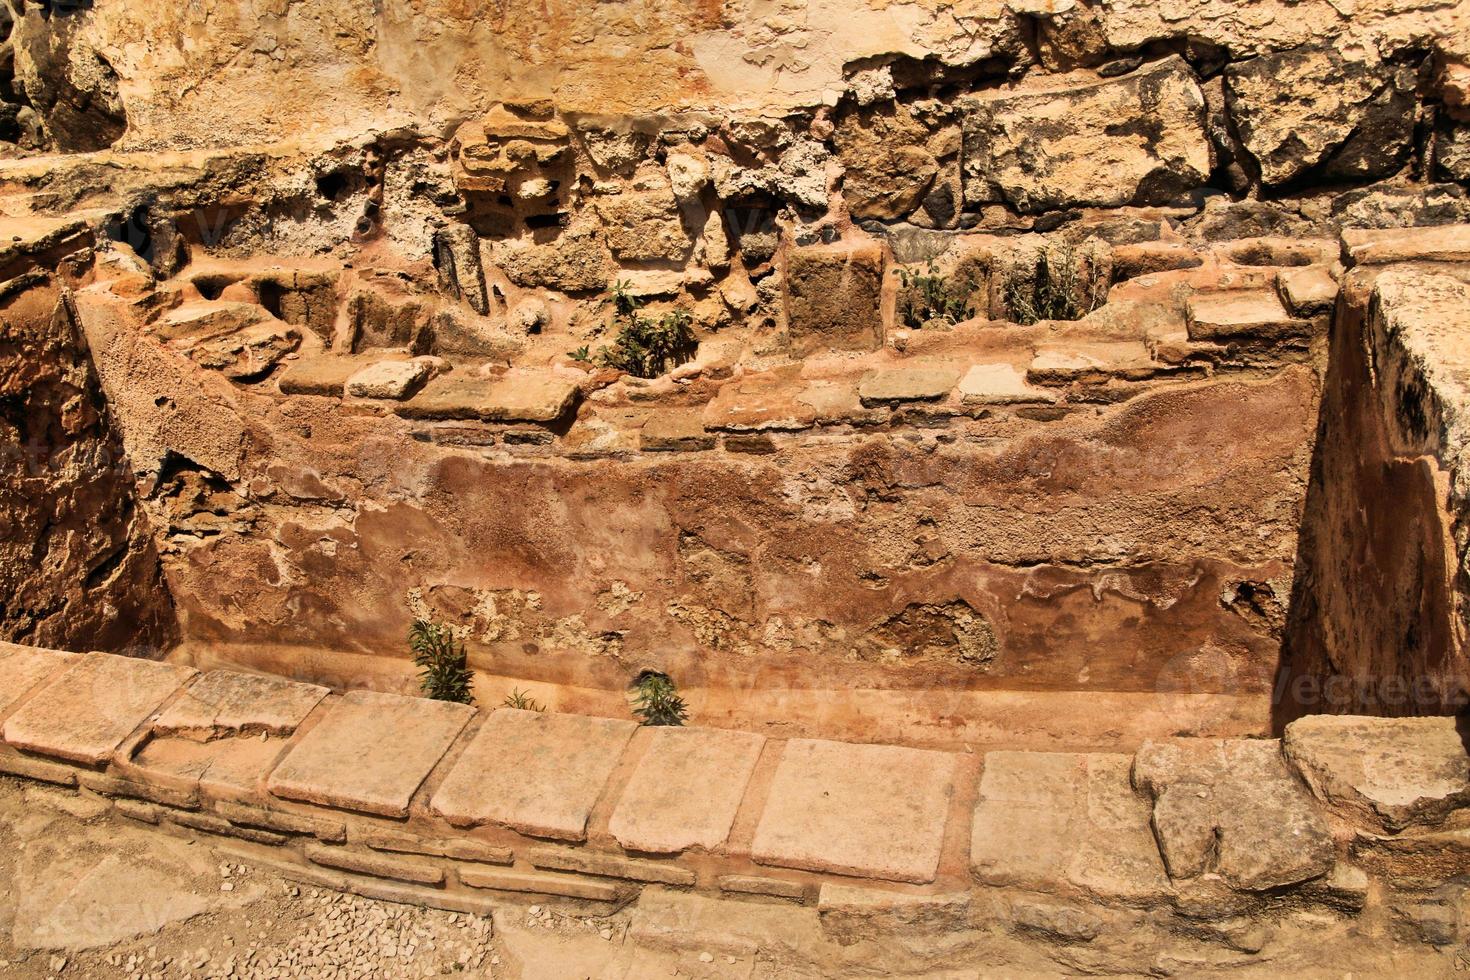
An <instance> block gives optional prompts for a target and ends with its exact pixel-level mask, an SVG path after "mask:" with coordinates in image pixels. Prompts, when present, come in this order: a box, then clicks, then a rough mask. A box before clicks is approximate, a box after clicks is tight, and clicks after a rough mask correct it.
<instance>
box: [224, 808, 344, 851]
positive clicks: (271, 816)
mask: <svg viewBox="0 0 1470 980" xmlns="http://www.w3.org/2000/svg"><path fill="white" fill-rule="evenodd" d="M214 809H215V812H216V813H218V814H219V815H220V816H222V817H224V818H225V819H226V820H228V821H230V823H234V824H239V825H241V826H242V827H260V828H263V829H265V830H275V831H279V832H280V833H283V834H302V835H305V836H309V837H315V838H317V839H318V840H321V841H325V842H326V843H328V844H340V843H342V842H343V841H345V840H346V839H347V826H346V825H345V824H344V823H342V821H340V820H326V819H323V818H321V817H309V816H306V815H305V814H300V813H285V812H283V811H281V810H265V809H262V808H260V807H256V806H244V805H242V804H239V803H230V802H228V801H221V802H219V803H216V804H215V807H214Z"/></svg>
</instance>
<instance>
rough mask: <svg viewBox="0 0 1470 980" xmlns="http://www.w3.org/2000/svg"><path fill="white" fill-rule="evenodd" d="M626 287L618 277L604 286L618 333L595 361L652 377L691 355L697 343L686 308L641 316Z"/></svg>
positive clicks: (637, 303) (634, 374)
mask: <svg viewBox="0 0 1470 980" xmlns="http://www.w3.org/2000/svg"><path fill="white" fill-rule="evenodd" d="M629 288H630V286H629V283H628V282H626V281H625V280H619V281H617V282H615V283H614V284H613V285H612V288H610V289H609V290H608V298H609V299H611V300H612V304H613V325H614V326H616V327H617V330H618V333H617V336H616V337H615V338H614V339H613V342H612V346H610V347H603V348H602V349H601V350H599V351H598V352H597V362H598V363H599V364H601V365H602V366H604V367H610V368H615V369H617V370H619V371H626V372H627V373H628V374H631V375H633V376H634V377H638V378H656V377H658V376H659V375H660V374H663V373H664V372H666V371H672V370H673V369H674V368H676V367H678V366H679V365H680V364H683V363H684V362H685V361H688V360H689V359H690V358H692V357H693V356H694V353H695V351H696V350H698V348H699V344H698V343H697V342H696V341H695V339H694V330H693V329H692V324H693V318H692V317H691V316H690V315H689V312H688V311H687V310H673V311H671V312H669V313H665V314H664V315H663V316H661V317H659V318H658V319H653V318H652V317H647V316H644V315H643V313H642V312H640V306H641V304H640V303H639V302H638V298H637V297H636V296H634V295H633V294H632V293H630V292H629Z"/></svg>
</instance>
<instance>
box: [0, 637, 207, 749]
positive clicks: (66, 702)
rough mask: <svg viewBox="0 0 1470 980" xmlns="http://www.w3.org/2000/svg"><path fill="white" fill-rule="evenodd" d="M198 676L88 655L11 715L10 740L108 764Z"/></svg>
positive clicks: (147, 663) (20, 745)
mask: <svg viewBox="0 0 1470 980" xmlns="http://www.w3.org/2000/svg"><path fill="white" fill-rule="evenodd" d="M197 673H198V671H196V670H194V669H193V668H192V667H181V666H178V665H176V664H163V663H156V662H154V661H151V660H138V659H134V658H132V657H119V656H115V655H113V654H110V653H89V654H86V655H85V656H84V657H82V658H81V659H80V660H79V661H77V662H76V663H74V664H72V666H71V667H70V668H68V669H67V670H66V671H65V672H63V673H62V674H60V675H59V676H57V677H55V678H53V679H52V680H51V682H50V683H48V684H47V685H46V686H45V687H44V688H42V689H41V690H40V691H39V692H38V693H36V694H35V695H34V696H33V697H32V698H31V699H30V700H29V701H27V702H26V703H25V704H23V705H22V706H21V707H20V709H19V710H17V711H16V712H15V714H13V715H11V716H10V719H9V720H8V721H6V723H5V728H4V736H5V741H6V742H9V743H10V744H11V745H14V746H15V747H17V748H20V749H24V750H26V751H28V752H36V753H39V754H41V755H49V756H54V757H56V758H59V759H69V760H71V761H73V762H85V763H89V764H96V763H100V762H105V761H107V759H108V758H110V757H111V755H112V753H113V752H114V751H116V750H117V748H118V747H119V746H120V745H122V743H123V741H124V740H125V739H126V738H127V737H128V736H129V735H131V734H132V733H133V731H134V729H136V728H137V727H138V726H139V725H141V724H143V722H144V721H146V720H147V719H148V716H149V715H151V714H152V713H153V712H154V711H156V710H158V707H159V705H161V704H163V702H164V701H166V700H167V699H168V697H169V696H170V695H172V694H173V693H174V692H175V691H177V690H178V689H179V688H180V687H182V686H183V685H184V684H185V683H187V682H188V680H189V679H190V678H191V677H194V676H195V675H196V674H197Z"/></svg>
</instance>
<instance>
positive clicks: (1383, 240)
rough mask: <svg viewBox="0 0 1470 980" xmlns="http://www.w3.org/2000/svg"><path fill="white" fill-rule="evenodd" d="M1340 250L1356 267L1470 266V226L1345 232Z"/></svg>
mask: <svg viewBox="0 0 1470 980" xmlns="http://www.w3.org/2000/svg"><path fill="white" fill-rule="evenodd" d="M1342 247H1343V251H1344V252H1345V253H1346V256H1347V258H1349V259H1351V260H1352V262H1353V263H1354V264H1356V265H1389V264H1392V263H1395V262H1412V261H1416V260H1423V261H1429V262H1470V225H1438V226H1432V227H1425V228H1345V229H1343V232H1342Z"/></svg>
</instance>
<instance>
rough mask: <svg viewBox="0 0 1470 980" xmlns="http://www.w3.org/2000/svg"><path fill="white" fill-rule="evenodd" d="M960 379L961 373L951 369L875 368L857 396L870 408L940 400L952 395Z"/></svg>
mask: <svg viewBox="0 0 1470 980" xmlns="http://www.w3.org/2000/svg"><path fill="white" fill-rule="evenodd" d="M959 379H960V375H959V372H958V371H954V370H951V369H949V368H918V367H914V368H891V369H889V370H887V371H875V372H873V373H872V374H869V375H868V376H867V377H865V378H863V380H862V381H861V382H860V383H859V384H858V398H859V399H861V400H862V403H863V404H864V405H866V406H868V407H869V408H871V407H873V406H875V405H889V404H893V403H894V402H937V401H942V400H943V399H945V398H948V397H949V393H950V392H951V391H952V390H954V386H955V383H956V382H958V381H959Z"/></svg>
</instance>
